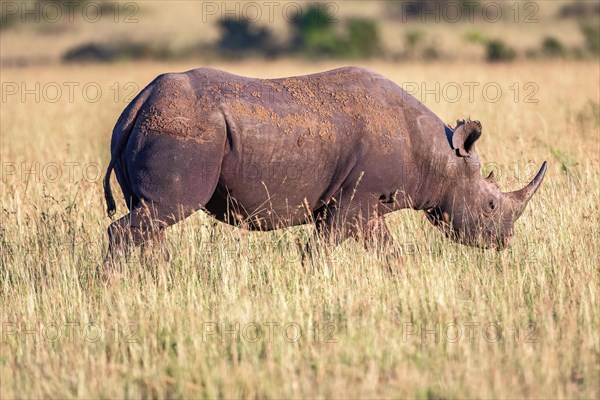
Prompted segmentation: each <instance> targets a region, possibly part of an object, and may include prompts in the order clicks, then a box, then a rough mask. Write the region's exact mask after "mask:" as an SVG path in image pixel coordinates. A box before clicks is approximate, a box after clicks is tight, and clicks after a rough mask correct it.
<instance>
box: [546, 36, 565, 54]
mask: <svg viewBox="0 0 600 400" xmlns="http://www.w3.org/2000/svg"><path fill="white" fill-rule="evenodd" d="M542 53H544V54H545V55H546V56H550V57H561V56H564V55H565V47H564V46H563V44H562V43H561V42H560V41H559V40H558V39H556V38H554V37H551V36H548V37H546V38H545V39H544V41H543V42H542Z"/></svg>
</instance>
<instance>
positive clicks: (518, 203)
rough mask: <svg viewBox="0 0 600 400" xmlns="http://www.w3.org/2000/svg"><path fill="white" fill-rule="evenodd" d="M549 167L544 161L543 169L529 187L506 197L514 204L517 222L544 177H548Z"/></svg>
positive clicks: (514, 215) (514, 214) (514, 216)
mask: <svg viewBox="0 0 600 400" xmlns="http://www.w3.org/2000/svg"><path fill="white" fill-rule="evenodd" d="M547 167H548V163H547V162H546V161H544V163H543V164H542V167H541V168H540V170H539V171H538V173H537V174H536V175H535V177H534V178H533V180H532V181H531V182H529V184H528V185H527V186H525V187H524V188H523V189H520V190H516V191H514V192H509V193H506V195H507V196H508V197H509V198H510V199H511V201H512V203H513V219H514V220H516V219H517V218H519V217H520V216H521V214H523V211H524V210H525V206H527V203H528V202H529V200H530V199H531V197H532V196H533V194H534V193H535V191H536V190H538V188H539V187H540V185H541V183H542V181H543V180H544V175H546V169H547Z"/></svg>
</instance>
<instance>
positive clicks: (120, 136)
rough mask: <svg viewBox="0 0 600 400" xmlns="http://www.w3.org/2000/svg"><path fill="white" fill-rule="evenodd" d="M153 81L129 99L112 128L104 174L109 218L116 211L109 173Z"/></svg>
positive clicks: (105, 197)
mask: <svg viewBox="0 0 600 400" xmlns="http://www.w3.org/2000/svg"><path fill="white" fill-rule="evenodd" d="M157 79H158V78H157ZM154 82H156V80H154V81H153V82H152V83H150V84H149V85H148V86H146V88H145V89H144V90H142V91H141V92H140V93H139V94H138V95H137V96H136V97H135V98H134V99H133V100H132V101H131V103H129V105H128V106H127V107H126V108H125V110H124V111H123V113H122V114H121V116H120V117H119V120H118V121H117V124H116V125H115V128H114V129H113V134H112V141H111V146H110V147H111V154H110V162H109V163H108V168H107V169H106V175H105V176H104V200H105V201H106V213H107V214H108V216H109V217H110V218H112V217H113V215H115V213H116V212H117V205H116V203H115V199H114V197H113V194H112V189H111V188H110V174H111V173H112V170H113V169H114V167H115V161H116V160H117V159H118V158H119V156H120V155H121V153H122V152H123V150H124V149H125V146H127V142H128V141H129V137H130V136H131V132H132V131H133V127H134V125H135V120H136V118H137V115H138V112H139V110H140V108H142V105H143V104H144V103H145V101H146V100H147V99H148V97H149V96H150V94H151V93H152V88H153V87H154Z"/></svg>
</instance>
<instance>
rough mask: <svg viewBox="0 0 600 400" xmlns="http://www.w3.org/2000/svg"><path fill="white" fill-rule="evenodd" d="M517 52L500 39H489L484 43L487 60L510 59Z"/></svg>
mask: <svg viewBox="0 0 600 400" xmlns="http://www.w3.org/2000/svg"><path fill="white" fill-rule="evenodd" d="M516 56H517V52H516V51H515V50H514V49H513V48H512V47H509V46H508V45H507V44H506V43H504V42H503V41H502V40H500V39H494V40H490V41H488V42H487V44H486V59H487V61H489V62H501V61H512V60H514V58H515V57H516Z"/></svg>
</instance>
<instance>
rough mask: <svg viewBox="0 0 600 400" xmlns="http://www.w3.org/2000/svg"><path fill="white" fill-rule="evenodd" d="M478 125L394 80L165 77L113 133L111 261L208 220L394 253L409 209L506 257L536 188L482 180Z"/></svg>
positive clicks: (200, 72)
mask: <svg viewBox="0 0 600 400" xmlns="http://www.w3.org/2000/svg"><path fill="white" fill-rule="evenodd" d="M481 134H482V125H481V123H480V122H478V121H471V120H467V121H465V120H462V121H458V123H457V125H456V126H455V127H454V128H451V127H450V126H449V125H446V124H445V123H444V122H443V121H442V120H441V119H440V118H438V117H437V116H436V115H435V114H434V113H433V112H432V111H430V110H429V109H428V108H427V107H426V106H425V105H424V104H422V103H421V102H419V101H418V100H416V99H415V98H414V97H412V96H411V95H410V94H408V93H407V92H406V91H404V90H403V89H402V88H401V87H399V86H398V85H396V84H395V83H394V82H392V81H391V80H389V79H387V78H385V77H384V76H382V75H379V74H377V73H375V72H372V71H370V70H367V69H363V68H356V67H345V68H339V69H335V70H331V71H326V72H322V73H317V74H312V75H305V76H296V77H288V78H281V79H253V78H247V77H242V76H237V75H233V74H230V73H227V72H224V71H220V70H217V69H212V68H198V69H193V70H190V71H187V72H182V73H167V74H163V75H160V76H158V77H157V78H156V79H154V80H153V81H152V82H151V83H150V84H149V85H148V86H147V87H146V88H145V89H143V90H142V91H141V92H140V93H139V94H138V95H137V97H136V98H135V99H134V100H133V101H131V103H130V104H129V105H128V106H127V107H126V109H125V110H124V111H123V113H122V115H121V116H120V118H119V120H118V121H117V123H116V126H115V128H114V130H113V134H112V141H111V160H110V164H109V166H108V170H107V172H106V177H105V180H104V190H105V199H106V202H107V212H108V214H109V216H111V217H112V215H113V214H114V213H115V209H116V208H115V202H114V199H113V196H112V193H111V188H110V175H111V171H112V170H113V169H114V171H115V174H116V177H117V180H118V182H119V185H120V186H121V189H122V191H123V194H124V197H125V200H126V203H127V205H128V207H129V211H130V212H129V214H127V215H126V216H124V217H122V218H121V219H119V220H117V221H115V222H113V223H112V224H111V225H110V226H109V229H108V235H109V251H108V255H109V256H110V257H113V256H115V255H117V254H122V253H123V252H126V251H127V250H128V249H131V248H132V247H134V246H137V245H140V244H143V243H145V242H152V241H156V240H160V239H159V238H161V237H162V238H163V239H164V235H163V231H164V229H165V228H167V227H168V226H170V225H173V224H175V223H177V222H179V221H181V220H183V219H184V218H186V217H187V216H189V215H190V214H192V213H194V212H195V211H198V210H201V209H202V210H204V211H206V212H208V213H210V214H211V215H212V216H214V218H216V219H218V220H220V221H223V222H226V223H229V224H232V225H237V226H241V227H244V228H247V229H250V230H274V229H280V228H286V227H290V226H294V225H300V224H309V223H312V224H314V225H316V233H317V234H319V235H321V237H322V238H324V239H325V240H326V242H327V243H331V244H337V243H339V242H341V241H343V240H344V239H346V238H349V237H354V238H362V239H364V243H365V245H366V246H368V245H369V244H371V243H375V242H377V243H380V244H381V243H383V244H384V245H386V244H389V243H390V240H391V239H390V233H389V230H388V228H387V226H386V224H385V221H384V219H383V216H384V215H385V214H387V213H389V212H392V211H396V210H400V209H404V208H412V209H415V210H423V211H424V212H425V214H426V216H427V218H428V219H429V220H430V221H431V222H432V223H433V224H434V225H435V226H437V227H439V228H440V229H441V230H442V231H443V232H444V233H445V235H446V236H448V237H450V238H452V239H454V240H455V241H458V242H460V243H463V244H467V245H471V246H479V247H485V248H494V249H502V248H504V247H506V246H507V245H508V243H509V240H510V238H511V236H512V234H513V225H514V222H515V221H516V220H517V218H519V216H520V215H521V214H522V213H523V210H524V209H525V206H526V204H527V203H528V201H529V200H530V199H531V197H532V195H533V194H534V192H535V191H536V190H537V189H538V188H539V186H540V184H541V182H542V180H543V178H544V175H545V172H546V168H547V167H546V162H544V163H543V164H542V166H541V168H540V170H539V172H538V173H537V175H536V176H535V177H534V178H533V180H532V181H531V182H530V183H529V184H528V185H526V186H525V187H524V188H522V189H520V190H517V191H514V192H509V193H503V192H501V191H500V189H499V187H498V185H497V184H496V182H495V180H494V177H493V176H492V174H491V175H490V176H488V177H487V178H484V177H483V176H482V175H481V173H480V169H481V165H480V160H479V156H478V153H477V151H476V148H475V142H476V141H477V140H478V139H479V137H480V136H481Z"/></svg>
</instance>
